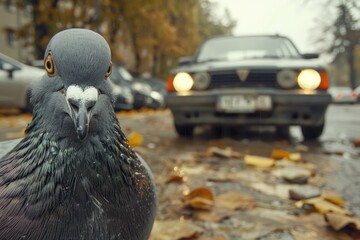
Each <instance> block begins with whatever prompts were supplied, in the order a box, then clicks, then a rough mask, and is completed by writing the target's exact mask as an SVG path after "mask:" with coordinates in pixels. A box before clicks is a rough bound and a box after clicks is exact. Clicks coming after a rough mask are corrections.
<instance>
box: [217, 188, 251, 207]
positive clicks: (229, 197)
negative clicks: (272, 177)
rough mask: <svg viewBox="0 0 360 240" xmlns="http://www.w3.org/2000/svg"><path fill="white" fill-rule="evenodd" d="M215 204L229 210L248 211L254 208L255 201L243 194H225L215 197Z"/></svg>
mask: <svg viewBox="0 0 360 240" xmlns="http://www.w3.org/2000/svg"><path fill="white" fill-rule="evenodd" d="M215 203H216V205H217V206H219V207H224V208H226V209H230V210H237V209H242V210H249V209H253V208H254V207H255V206H256V202H255V200H254V199H253V198H252V197H250V196H247V195H245V194H243V193H239V192H226V193H223V194H220V195H219V196H216V197H215Z"/></svg>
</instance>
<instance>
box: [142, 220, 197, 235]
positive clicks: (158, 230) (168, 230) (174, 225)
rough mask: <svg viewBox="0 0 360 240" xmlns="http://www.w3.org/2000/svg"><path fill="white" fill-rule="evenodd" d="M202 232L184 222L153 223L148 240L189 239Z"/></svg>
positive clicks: (193, 225)
mask: <svg viewBox="0 0 360 240" xmlns="http://www.w3.org/2000/svg"><path fill="white" fill-rule="evenodd" d="M203 232H204V229H202V228H201V227H199V226H197V225H195V224H193V223H191V222H189V221H185V220H181V221H174V220H172V221H155V223H154V227H153V229H152V232H151V235H150V238H149V240H179V239H185V238H186V239H190V238H195V237H197V236H199V235H200V234H201V233H203Z"/></svg>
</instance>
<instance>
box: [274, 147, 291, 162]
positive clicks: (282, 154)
mask: <svg viewBox="0 0 360 240" xmlns="http://www.w3.org/2000/svg"><path fill="white" fill-rule="evenodd" d="M289 156H290V153H289V152H288V151H285V150H282V149H273V150H272V152H271V158H273V159H277V160H279V159H284V158H286V159H289Z"/></svg>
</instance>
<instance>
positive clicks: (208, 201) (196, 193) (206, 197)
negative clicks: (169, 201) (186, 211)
mask: <svg viewBox="0 0 360 240" xmlns="http://www.w3.org/2000/svg"><path fill="white" fill-rule="evenodd" d="M213 205H214V196H213V194H212V192H211V190H210V189H209V188H207V187H200V188H196V189H194V190H192V191H191V192H190V193H189V194H187V195H185V197H184V207H192V208H198V209H209V208H211V207H212V206H213Z"/></svg>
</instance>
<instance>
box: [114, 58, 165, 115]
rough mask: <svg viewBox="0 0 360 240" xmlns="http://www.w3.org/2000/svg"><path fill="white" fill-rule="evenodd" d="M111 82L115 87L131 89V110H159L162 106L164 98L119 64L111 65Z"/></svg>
mask: <svg viewBox="0 0 360 240" xmlns="http://www.w3.org/2000/svg"><path fill="white" fill-rule="evenodd" d="M110 79H111V80H112V82H113V83H114V84H115V85H117V86H120V87H121V86H124V87H127V88H130V89H131V92H132V95H133V108H134V109H140V108H143V107H145V108H154V109H157V108H160V107H163V105H164V97H163V95H162V94H160V93H159V92H158V91H156V90H155V89H153V88H152V87H151V86H150V85H149V83H147V82H145V81H144V80H141V79H136V78H134V77H133V76H132V75H131V73H130V72H129V71H128V70H126V68H125V67H124V66H122V65H120V64H113V69H112V74H111V76H110Z"/></svg>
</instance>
